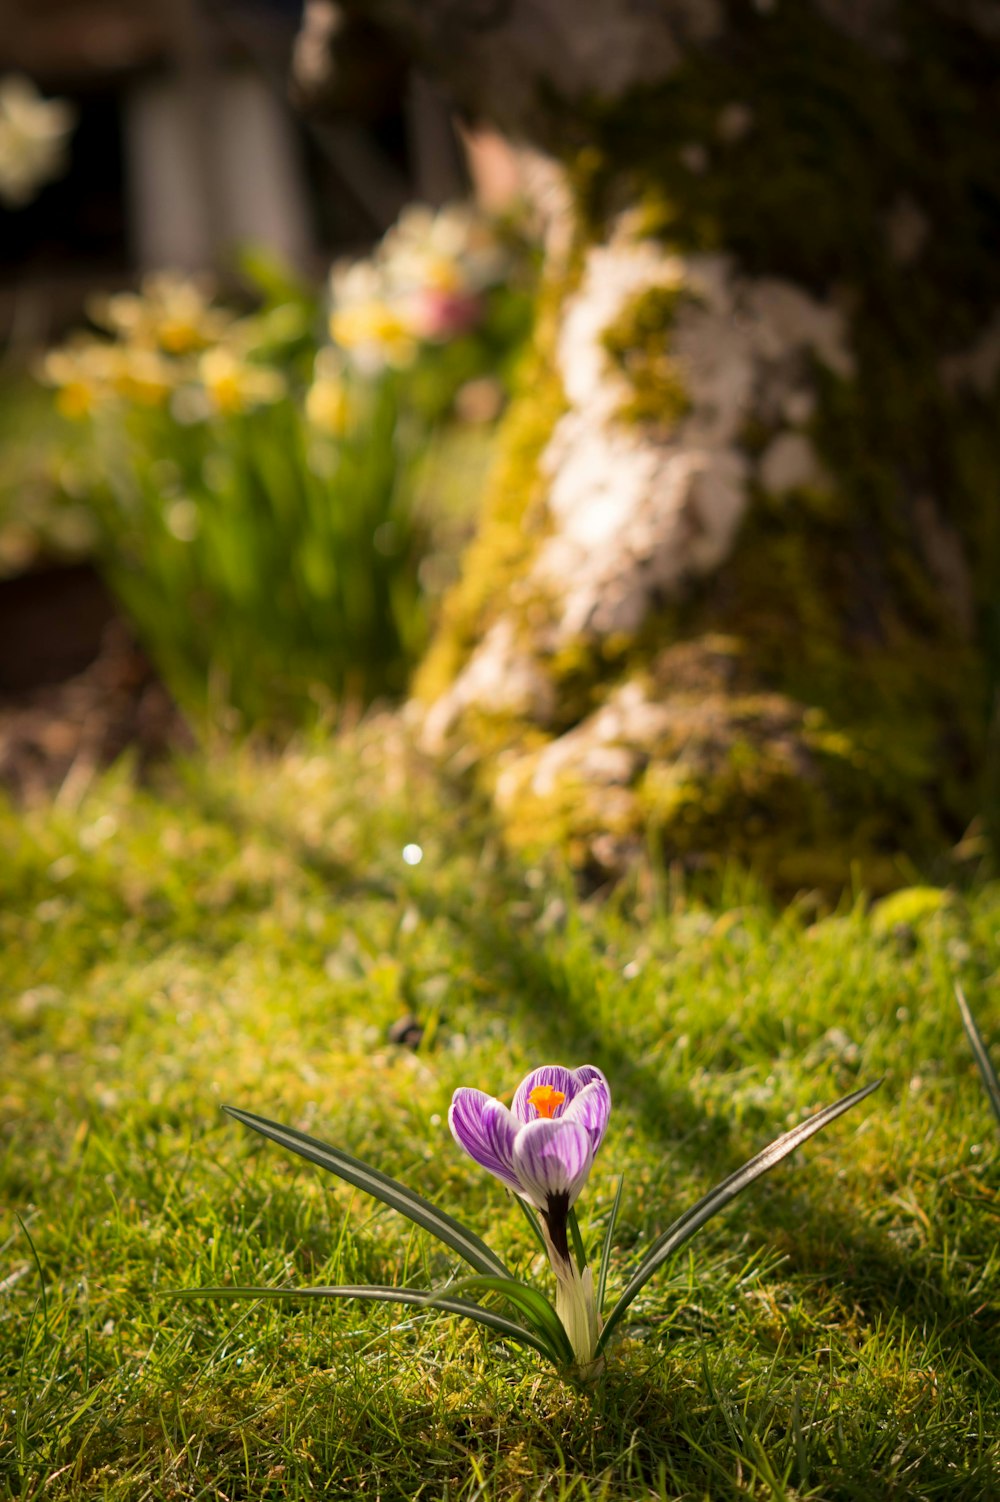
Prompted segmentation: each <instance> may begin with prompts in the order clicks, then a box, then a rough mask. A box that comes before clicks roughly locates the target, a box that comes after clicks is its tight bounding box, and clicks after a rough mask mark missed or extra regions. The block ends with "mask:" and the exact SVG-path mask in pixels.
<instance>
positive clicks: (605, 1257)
mask: <svg viewBox="0 0 1000 1502" xmlns="http://www.w3.org/2000/svg"><path fill="white" fill-rule="evenodd" d="M624 1183H625V1175H624V1174H619V1176H618V1188H617V1190H616V1192H615V1200H614V1204H613V1205H612V1206H611V1214H610V1215H609V1216H608V1225H607V1229H606V1231H605V1232H604V1245H603V1246H602V1247H601V1270H600V1272H599V1273H598V1275H597V1312H598V1314H603V1312H604V1291H605V1289H606V1288H607V1286H608V1262H609V1261H610V1258H611V1243H612V1241H613V1239H614V1234H615V1226H616V1225H617V1223H618V1206H619V1205H620V1204H621V1202H622V1185H623V1184H624Z"/></svg>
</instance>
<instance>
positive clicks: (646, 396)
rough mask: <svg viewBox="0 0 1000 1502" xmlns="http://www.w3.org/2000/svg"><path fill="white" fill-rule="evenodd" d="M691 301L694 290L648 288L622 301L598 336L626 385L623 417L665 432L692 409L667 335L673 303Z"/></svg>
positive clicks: (674, 310) (674, 315) (671, 324)
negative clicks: (627, 393) (623, 302)
mask: <svg viewBox="0 0 1000 1502" xmlns="http://www.w3.org/2000/svg"><path fill="white" fill-rule="evenodd" d="M692 300H694V294H693V293H692V292H691V291H690V290H689V289H688V288H685V287H682V286H676V287H665V286H661V287H647V288H646V289H645V290H644V291H642V292H639V293H637V294H636V296H635V297H633V298H631V299H630V300H629V301H628V302H627V303H626V304H625V307H624V308H623V309H622V311H621V313H620V314H619V315H618V317H617V319H616V320H615V322H614V323H613V324H612V325H611V326H610V327H609V328H607V329H605V331H604V333H603V335H602V336H601V343H602V344H603V346H604V348H605V350H607V352H608V354H609V356H610V357H611V361H612V363H613V365H614V366H615V367H617V369H618V370H619V371H620V373H621V374H622V375H623V376H624V377H625V380H626V381H627V382H628V385H629V388H630V392H631V394H630V396H629V399H628V400H627V401H626V402H624V403H623V405H622V406H621V407H620V408H619V412H618V416H619V417H620V418H622V419H623V420H624V421H626V422H643V423H648V424H650V425H652V426H654V427H656V428H657V429H659V430H661V431H662V432H669V430H670V429H671V428H672V427H674V426H676V424H677V423H678V422H679V421H680V419H681V418H682V417H684V416H685V415H686V414H687V413H688V412H689V411H690V410H691V399H690V397H689V396H688V393H687V389H686V387H685V385H684V379H683V376H682V375H681V371H680V369H679V367H678V365H677V362H676V361H675V360H673V359H672V358H671V356H670V349H669V339H670V331H671V330H672V329H673V327H674V324H675V322H676V320H677V311H678V308H679V307H681V305H682V304H683V303H684V302H685V301H692Z"/></svg>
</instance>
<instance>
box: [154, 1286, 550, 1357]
mask: <svg viewBox="0 0 1000 1502" xmlns="http://www.w3.org/2000/svg"><path fill="white" fill-rule="evenodd" d="M474 1281H476V1280H475V1279H470V1282H474ZM505 1281H508V1280H506V1279H500V1278H498V1279H497V1282H505ZM510 1281H513V1280H510ZM171 1297H172V1298H174V1299H179V1300H181V1301H182V1302H186V1301H187V1300H188V1299H373V1300H376V1301H377V1302H379V1303H383V1304H412V1305H414V1306H416V1307H417V1308H423V1309H442V1310H444V1311H445V1313H447V1314H458V1315H461V1316H462V1318H464V1319H472V1320H475V1321H476V1322H477V1324H480V1325H486V1326H488V1328H489V1329H491V1330H496V1331H498V1332H499V1334H501V1335H504V1336H506V1337H507V1339H508V1340H514V1341H517V1342H518V1343H519V1344H520V1345H524V1346H530V1347H531V1348H532V1350H534V1351H538V1352H539V1354H540V1355H542V1356H545V1357H547V1358H548V1359H549V1360H550V1361H555V1364H556V1365H557V1366H558V1365H560V1364H561V1362H560V1361H559V1360H556V1358H555V1357H554V1356H553V1353H552V1351H551V1350H550V1349H549V1347H548V1346H547V1345H546V1344H545V1343H544V1342H543V1341H542V1340H541V1339H540V1338H539V1337H538V1336H537V1335H535V1334H533V1333H532V1331H530V1330H526V1329H525V1327H524V1326H523V1325H517V1324H515V1323H514V1321H513V1320H509V1319H505V1318H504V1316H503V1315H502V1314H497V1313H495V1312H494V1310H492V1309H484V1308H483V1306H482V1305H481V1304H474V1303H473V1302H472V1301H471V1300H470V1299H456V1298H452V1297H451V1295H450V1294H446V1293H425V1292H423V1291H422V1290H421V1289H419V1288H391V1287H387V1286H385V1285H383V1284H380V1283H358V1284H349V1285H341V1286H334V1285H331V1286H329V1287H320V1288H253V1287H247V1288H237V1287H233V1286H231V1285H227V1286H223V1287H218V1288H179V1289H178V1290H177V1291H176V1293H174V1294H172V1295H171ZM571 1354H572V1353H571Z"/></svg>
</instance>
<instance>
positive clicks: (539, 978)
mask: <svg viewBox="0 0 1000 1502" xmlns="http://www.w3.org/2000/svg"><path fill="white" fill-rule="evenodd" d="M199 801H200V802H201V806H202V809H203V811H204V812H205V814H206V815H207V816H210V817H212V818H218V819H221V820H224V821H225V822H227V823H228V824H230V825H231V826H235V827H236V828H237V829H239V830H240V831H241V832H244V833H251V832H252V833H254V834H257V835H260V834H263V835H264V836H265V837H266V838H269V839H271V840H274V841H277V842H278V843H280V844H281V845H282V846H283V847H284V848H285V849H286V850H290V852H291V853H292V854H293V855H294V858H295V859H296V860H297V862H298V863H299V864H300V865H301V866H302V867H304V868H305V869H307V870H309V871H310V872H311V873H312V874H313V875H314V876H316V877H317V878H318V879H319V880H320V881H321V882H322V883H323V884H324V885H325V886H326V887H327V888H328V889H329V891H330V894H331V896H336V897H337V898H338V899H339V900H341V901H344V900H349V899H350V898H352V897H375V898H378V899H381V900H384V901H386V902H392V903H398V904H399V905H400V906H401V907H402V906H405V905H415V906H416V907H417V908H418V910H419V911H420V912H421V915H422V916H423V918H424V919H425V920H426V921H428V922H435V921H444V922H446V923H447V924H448V925H449V926H450V927H451V928H452V929H453V930H454V931H455V933H456V934H457V935H458V936H460V939H461V942H462V944H463V945H464V946H465V947H466V949H467V951H468V954H469V957H470V961H471V964H472V966H473V967H474V969H475V971H476V972H477V973H479V974H486V975H488V974H491V973H495V974H497V975H498V976H502V977H503V982H504V985H505V987H506V988H508V989H509V990H510V992H511V994H512V995H514V996H515V997H521V998H522V999H521V1000H519V1001H517V1002H515V1004H514V1006H513V1007H512V1008H511V1007H500V1006H497V1007H496V1009H495V1010H496V1012H497V1013H498V1014H503V1015H506V1017H507V1018H508V1021H509V1023H510V1025H511V1027H512V1028H515V1027H516V1029H517V1030H518V1032H519V1033H520V1034H521V1035H522V1037H523V1038H524V1039H525V1052H526V1053H529V1054H533V1055H534V1056H536V1057H538V1058H550V1059H567V1060H571V1061H573V1062H575V1063H579V1062H583V1061H584V1060H587V1061H591V1062H597V1063H599V1064H600V1066H601V1067H602V1068H603V1069H604V1071H605V1073H606V1074H607V1075H608V1076H609V1077H610V1078H611V1079H612V1081H613V1082H614V1093H615V1095H616V1097H617V1099H618V1100H619V1101H621V1100H627V1102H628V1110H629V1112H630V1114H631V1116H632V1117H633V1118H634V1119H635V1120H636V1122H637V1123H638V1124H639V1125H640V1126H641V1128H642V1130H643V1132H644V1133H645V1134H646V1136H647V1137H648V1138H649V1140H650V1141H651V1142H654V1143H658V1144H660V1145H662V1148H663V1150H664V1152H665V1153H669V1156H670V1158H671V1159H673V1160H679V1161H680V1162H681V1163H683V1164H684V1165H685V1167H686V1168H688V1169H695V1170H697V1173H698V1175H699V1177H700V1178H702V1179H703V1181H704V1188H705V1189H706V1190H707V1189H708V1188H710V1187H711V1185H712V1184H714V1183H716V1182H718V1181H719V1180H721V1179H722V1178H724V1177H725V1176H726V1175H727V1174H729V1173H730V1172H732V1171H733V1170H734V1169H735V1168H737V1167H738V1166H740V1164H741V1163H743V1162H744V1161H746V1159H747V1158H749V1157H750V1156H752V1155H753V1153H754V1152H756V1151H758V1150H759V1149H760V1148H761V1147H762V1146H763V1145H764V1142H765V1141H766V1140H767V1139H768V1137H769V1136H774V1135H777V1134H778V1131H779V1124H778V1123H775V1124H774V1128H773V1130H771V1131H770V1132H769V1131H768V1130H767V1129H762V1132H761V1137H760V1138H759V1139H754V1140H752V1141H751V1140H746V1138H745V1137H742V1138H741V1137H739V1136H738V1134H737V1133H736V1131H735V1130H734V1128H733V1127H732V1125H730V1124H729V1123H727V1122H726V1121H724V1120H723V1119H720V1117H719V1116H717V1115H715V1114H711V1113H710V1112H709V1111H707V1110H706V1108H705V1106H704V1105H703V1104H702V1103H701V1102H699V1101H698V1100H697V1099H696V1098H695V1097H694V1095H693V1094H692V1092H691V1091H690V1090H688V1089H685V1088H677V1087H675V1086H670V1085H668V1084H666V1083H665V1082H664V1081H663V1080H662V1079H661V1078H659V1077H658V1076H657V1074H656V1073H655V1072H654V1069H653V1068H652V1067H651V1066H650V1065H649V1064H648V1063H646V1062H644V1060H643V1058H642V1056H641V1054H640V1053H638V1052H637V1049H636V1047H635V1044H634V1042H633V1041H630V1040H629V1038H628V1037H627V1036H623V1035H621V1034H620V1033H617V1034H611V1033H609V1032H608V1031H607V1030H606V1029H602V1030H600V1031H599V1030H598V1029H597V1028H596V1027H595V1023H594V1019H593V1016H591V1015H588V1012H587V1002H586V995H585V987H584V986H583V985H581V983H580V980H579V979H574V978H571V977H570V975H569V974H568V962H567V959H566V956H565V954H557V953H556V952H555V947H554V946H552V945H550V944H549V943H548V942H547V941H546V940H545V939H543V938H540V937H539V935H538V933H537V931H536V928H535V926H534V924H533V922H531V921H530V919H529V920H526V921H525V922H524V923H523V924H520V925H518V926H515V924H514V923H513V922H504V921H502V920H501V919H498V917H497V916H496V915H497V914H498V913H505V912H509V911H510V910H511V906H512V904H515V903H517V902H523V900H524V896H525V888H524V880H523V872H521V871H519V870H517V869H516V868H515V867H512V866H506V867H505V866H502V865H501V866H500V867H499V868H498V869H495V870H493V871H492V872H490V873H483V878H482V879H483V883H484V892H483V893H480V894H476V896H477V899H478V900H476V901H474V902H470V900H469V894H468V893H467V892H463V893H461V894H458V893H448V892H443V891H442V890H440V888H439V887H437V886H435V885H434V884H433V881H432V878H431V875H430V873H428V876H427V877H425V878H424V879H423V880H420V881H417V880H413V879H411V880H407V881H405V882H403V881H399V882H393V881H391V880H387V879H385V878H384V877H372V876H370V875H366V874H363V873H359V872H357V871H356V870H354V869H353V868H351V867H350V866H347V865H345V864H344V863H342V862H339V861H337V860H335V859H333V858H331V857H330V856H329V855H328V853H327V852H325V851H323V850H322V849H320V848H318V847H317V846H316V845H314V844H311V843H309V842H307V841H305V840H303V839H301V838H299V839H296V838H295V837H294V836H292V837H290V836H289V831H288V830H287V828H285V827H283V826H281V825H280V824H278V823H277V822H276V821H274V820H268V819H267V818H265V817H264V816H262V815H261V813H260V812H259V811H256V810H252V809H248V808H247V806H246V805H245V804H244V803H241V802H240V801H239V800H238V799H236V798H234V797H231V796H228V795H227V794H226V793H225V792H224V790H222V789H220V788H218V787H217V786H216V787H215V788H214V789H211V790H209V789H206V788H202V789H201V791H200V794H199ZM463 838H464V839H466V840H467V835H465V836H464V837H463ZM487 884H488V890H486V888H487ZM484 899H485V900H484ZM576 961H577V963H578V964H579V965H580V967H581V970H582V969H583V967H584V966H586V965H593V959H592V957H591V956H590V955H589V954H585V953H584V952H583V946H579V952H578V953H577V955H576ZM484 1005H485V1003H484ZM859 1083H860V1082H859ZM824 1103H825V1102H824ZM812 1172H813V1173H815V1172H816V1170H815V1169H813V1170H812ZM683 1208H685V1207H684V1206H683V1205H679V1204H675V1205H665V1206H664V1214H663V1222H664V1224H665V1223H666V1221H667V1220H668V1219H670V1218H672V1217H673V1216H674V1215H675V1214H677V1213H679V1212H680V1211H681V1210H682V1209H683ZM740 1213H741V1228H742V1229H743V1230H744V1231H748V1232H749V1233H750V1235H751V1237H752V1238H753V1240H754V1241H755V1242H756V1243H757V1245H758V1246H759V1247H760V1248H761V1249H763V1248H764V1247H765V1246H767V1245H770V1246H773V1245H774V1242H775V1240H776V1239H777V1241H778V1243H779V1245H780V1244H784V1246H785V1248H786V1254H787V1256H788V1259H789V1262H790V1264H791V1265H792V1266H793V1267H794V1269H795V1270H796V1271H797V1272H799V1273H805V1274H812V1275H813V1280H814V1282H817V1283H820V1284H823V1285H825V1286H826V1287H827V1288H834V1289H836V1290H837V1292H838V1295H839V1297H840V1299H841V1301H842V1302H843V1303H844V1304H845V1305H849V1306H853V1307H854V1308H855V1309H856V1310H857V1311H858V1312H859V1313H860V1315H861V1318H862V1319H863V1321H865V1322H871V1323H879V1322H886V1321H892V1320H898V1321H900V1322H901V1325H902V1338H903V1339H906V1338H907V1337H908V1336H909V1335H910V1334H913V1333H919V1332H921V1331H925V1330H926V1329H927V1327H928V1326H930V1327H932V1328H935V1329H937V1330H939V1331H941V1332H943V1333H946V1334H949V1335H951V1336H952V1337H953V1339H954V1341H955V1344H956V1345H958V1344H961V1345H964V1346H965V1348H966V1349H968V1350H969V1351H970V1353H972V1354H973V1355H974V1356H975V1357H976V1359H977V1361H978V1362H980V1363H981V1364H982V1366H983V1367H985V1368H986V1370H987V1371H998V1370H1000V1320H998V1312H997V1305H996V1300H995V1299H986V1300H984V1298H983V1297H982V1294H981V1293H980V1292H978V1291H975V1290H974V1291H971V1292H968V1293H960V1292H955V1291H949V1290H947V1289H946V1288H945V1287H944V1285H943V1282H942V1267H941V1264H940V1261H938V1260H935V1257H934V1256H933V1255H932V1254H931V1253H930V1252H921V1251H919V1250H909V1249H906V1248H904V1247H900V1246H898V1245H894V1244H892V1243H891V1242H889V1241H888V1239H887V1238H886V1237H885V1236H883V1235H880V1234H879V1233H878V1232H877V1231H875V1230H873V1229H872V1228H871V1227H870V1226H868V1225H866V1224H864V1223H862V1222H859V1221H858V1220H857V1219H854V1218H852V1215H851V1211H850V1208H849V1206H848V1205H847V1204H846V1203H844V1202H839V1200H838V1194H837V1190H836V1187H835V1186H830V1188H829V1192H828V1193H827V1195H826V1198H825V1201H824V1204H823V1205H822V1206H820V1205H817V1203H816V1198H815V1196H812V1197H809V1196H807V1195H804V1194H802V1193H800V1192H799V1191H798V1190H797V1189H796V1188H795V1187H794V1185H793V1184H792V1183H790V1182H789V1181H788V1179H787V1178H784V1179H783V1178H782V1175H781V1174H780V1172H779V1173H778V1174H777V1175H776V1176H775V1177H774V1178H771V1179H769V1181H768V1186H767V1192H766V1193H764V1194H761V1193H759V1192H758V1193H754V1192H752V1191H751V1193H750V1194H748V1196H747V1197H746V1198H745V1199H744V1200H743V1201H742V1202H741V1207H740ZM795 1227H803V1228H805V1229H804V1230H803V1232H802V1234H801V1235H793V1233H792V1232H791V1231H790V1229H789V1228H795ZM983 1253H984V1257H985V1256H986V1255H988V1247H987V1246H986V1244H985V1243H984V1246H983Z"/></svg>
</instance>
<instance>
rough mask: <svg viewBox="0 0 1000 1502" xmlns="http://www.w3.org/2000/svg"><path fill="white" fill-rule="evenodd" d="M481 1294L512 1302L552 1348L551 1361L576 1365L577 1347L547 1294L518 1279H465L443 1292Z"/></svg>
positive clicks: (540, 1337)
mask: <svg viewBox="0 0 1000 1502" xmlns="http://www.w3.org/2000/svg"><path fill="white" fill-rule="evenodd" d="M478 1291H483V1292H487V1293H498V1294H500V1295H501V1296H502V1297H503V1298H505V1299H508V1300H509V1301H510V1302H511V1303H512V1304H513V1305H514V1307H515V1308H516V1309H519V1310H520V1311H521V1313H522V1314H523V1315H524V1317H525V1319H526V1320H528V1321H529V1323H530V1324H531V1327H532V1329H533V1330H534V1331H535V1333H536V1335H537V1336H538V1337H539V1339H540V1340H542V1341H544V1342H545V1344H546V1345H547V1346H548V1347H549V1354H550V1356H551V1359H552V1360H554V1361H556V1364H557V1365H567V1366H569V1365H572V1363H573V1360H574V1357H573V1347H572V1346H571V1345H570V1341H569V1336H568V1335H567V1334H566V1329H565V1326H564V1325H563V1322H562V1320H561V1319H560V1318H559V1316H558V1314H557V1313H556V1311H555V1309H554V1308H553V1307H552V1305H551V1304H550V1303H549V1301H548V1299H547V1298H546V1297H545V1295H544V1294H543V1293H539V1291H538V1289H537V1288H532V1287H531V1286H530V1285H529V1284H527V1283H520V1282H518V1281H517V1279H516V1278H486V1277H483V1278H462V1279H460V1281H459V1282H457V1283H450V1284H449V1285H448V1288H447V1289H442V1290H441V1292H442V1293H443V1294H446V1295H447V1294H450V1293H451V1292H455V1293H473V1292H478ZM553 1353H555V1354H553Z"/></svg>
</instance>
